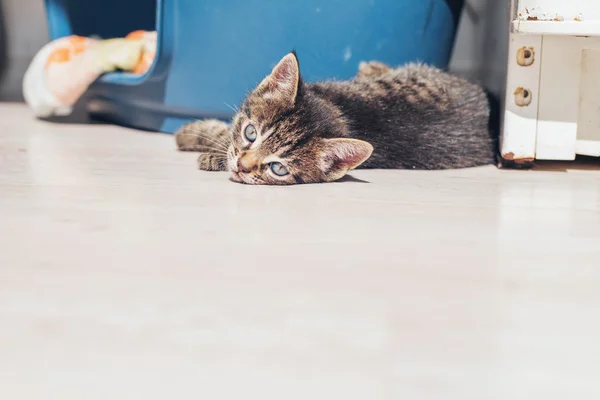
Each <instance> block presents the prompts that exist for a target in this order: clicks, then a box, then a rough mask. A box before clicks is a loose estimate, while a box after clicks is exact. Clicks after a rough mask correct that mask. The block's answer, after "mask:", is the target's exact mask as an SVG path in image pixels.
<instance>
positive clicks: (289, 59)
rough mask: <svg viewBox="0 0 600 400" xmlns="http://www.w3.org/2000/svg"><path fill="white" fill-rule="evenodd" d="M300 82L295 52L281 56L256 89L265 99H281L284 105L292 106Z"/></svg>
mask: <svg viewBox="0 0 600 400" xmlns="http://www.w3.org/2000/svg"><path fill="white" fill-rule="evenodd" d="M299 83H300V67H299V65H298V59H297V58H296V54H295V53H290V54H288V55H286V56H285V57H283V58H282V59H281V61H279V64H277V65H276V66H275V68H273V71H272V72H271V75H269V76H267V77H266V78H265V79H264V80H263V81H262V82H261V83H260V85H258V88H257V90H258V91H259V92H260V94H261V96H263V97H264V98H265V99H273V100H277V101H283V102H284V103H285V104H286V106H290V107H291V106H293V105H294V102H295V101H296V96H297V95H298V85H299Z"/></svg>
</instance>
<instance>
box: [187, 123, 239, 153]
mask: <svg viewBox="0 0 600 400" xmlns="http://www.w3.org/2000/svg"><path fill="white" fill-rule="evenodd" d="M228 129H229V126H228V125H227V124H226V123H225V122H222V121H218V120H216V119H206V120H203V121H194V122H190V123H189V124H185V125H183V126H182V127H181V128H179V130H178V131H177V132H175V143H177V148H178V149H179V150H180V151H208V150H211V149H222V148H223V147H224V148H227V146H229V144H228V142H227V139H228V135H227V131H228Z"/></svg>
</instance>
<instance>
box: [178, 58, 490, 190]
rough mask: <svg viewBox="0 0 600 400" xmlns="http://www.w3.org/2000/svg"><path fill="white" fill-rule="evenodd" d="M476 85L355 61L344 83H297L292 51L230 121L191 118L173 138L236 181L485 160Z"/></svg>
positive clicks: (418, 69)
mask: <svg viewBox="0 0 600 400" xmlns="http://www.w3.org/2000/svg"><path fill="white" fill-rule="evenodd" d="M489 118H490V106H489V103H488V99H487V96H486V94H485V92H484V91H483V89H482V88H481V87H479V86H478V85H475V84H472V83H469V82H467V81H465V80H463V79H461V78H458V77H455V76H452V75H449V74H447V73H445V72H442V71H440V70H439V69H436V68H433V67H429V66H425V65H418V64H409V65H406V66H404V67H401V68H396V69H393V68H391V67H389V66H387V65H385V64H381V63H378V62H370V63H361V65H360V67H359V73H358V75H357V76H356V77H355V78H354V79H353V80H351V81H344V82H335V81H334V82H323V83H313V84H308V83H304V82H303V80H302V78H301V77H300V70H299V65H298V59H297V57H296V54H295V53H290V54H288V55H286V56H285V57H284V58H283V59H282V60H281V61H280V62H279V64H277V66H275V68H274V69H273V71H272V72H271V74H270V75H269V76H267V77H266V78H265V79H264V80H263V81H262V82H261V83H260V85H258V87H257V88H256V89H255V90H254V91H253V92H252V93H250V94H249V95H248V97H247V98H246V100H245V101H244V103H243V104H242V106H241V108H240V110H239V111H238V112H237V114H236V115H235V116H234V117H233V120H232V121H231V125H227V124H225V123H223V122H220V121H215V120H206V121H198V122H193V123H190V124H187V125H185V126H183V127H182V128H181V129H180V130H179V131H178V132H177V133H176V135H175V138H176V141H177V144H178V146H179V149H180V150H184V151H186V150H187V151H200V152H201V153H202V154H200V158H199V160H198V165H199V167H200V169H203V170H209V171H227V170H228V171H230V172H231V174H232V179H233V180H234V181H236V182H242V183H248V184H269V185H288V184H296V183H314V182H330V181H335V180H337V179H339V178H341V177H342V176H344V175H345V174H346V173H347V172H348V171H349V170H351V169H354V168H357V167H359V166H360V167H362V168H409V169H447V168H464V167H473V166H477V165H484V164H492V163H494V160H495V154H496V143H495V142H496V141H495V138H494V137H493V135H492V133H491V132H490V129H489V127H488V123H489Z"/></svg>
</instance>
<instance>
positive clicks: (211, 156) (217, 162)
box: [198, 153, 227, 171]
mask: <svg viewBox="0 0 600 400" xmlns="http://www.w3.org/2000/svg"><path fill="white" fill-rule="evenodd" d="M198 169H200V170H202V171H227V157H226V156H224V155H222V154H217V153H202V154H200V156H199V157H198Z"/></svg>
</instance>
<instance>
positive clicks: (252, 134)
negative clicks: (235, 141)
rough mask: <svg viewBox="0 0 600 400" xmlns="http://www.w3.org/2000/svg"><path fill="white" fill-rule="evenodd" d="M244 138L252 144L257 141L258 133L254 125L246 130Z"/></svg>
mask: <svg viewBox="0 0 600 400" xmlns="http://www.w3.org/2000/svg"><path fill="white" fill-rule="evenodd" d="M244 136H245V137H246V139H247V140H248V141H249V142H250V143H252V142H254V141H255V140H256V136H257V133H256V128H255V127H254V125H252V124H250V125H248V126H247V127H246V129H244Z"/></svg>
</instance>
